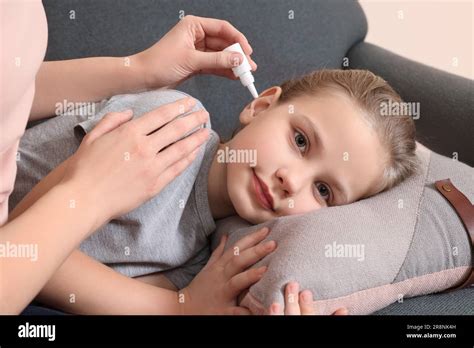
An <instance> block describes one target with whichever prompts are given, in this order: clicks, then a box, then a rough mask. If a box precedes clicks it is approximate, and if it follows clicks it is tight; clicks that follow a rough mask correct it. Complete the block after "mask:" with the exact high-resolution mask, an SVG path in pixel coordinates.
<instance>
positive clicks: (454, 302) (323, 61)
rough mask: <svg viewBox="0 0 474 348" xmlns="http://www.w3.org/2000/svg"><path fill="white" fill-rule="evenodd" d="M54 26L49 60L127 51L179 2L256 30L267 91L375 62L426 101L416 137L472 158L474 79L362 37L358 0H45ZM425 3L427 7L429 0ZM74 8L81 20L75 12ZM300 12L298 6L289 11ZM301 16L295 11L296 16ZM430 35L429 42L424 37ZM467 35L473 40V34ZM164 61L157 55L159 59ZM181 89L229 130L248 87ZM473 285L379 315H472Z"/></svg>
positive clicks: (404, 91) (250, 33)
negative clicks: (306, 76) (321, 72)
mask: <svg viewBox="0 0 474 348" xmlns="http://www.w3.org/2000/svg"><path fill="white" fill-rule="evenodd" d="M43 3H44V6H45V9H46V15H47V18H48V26H49V40H48V49H47V54H46V60H62V59H72V58H80V57H89V56H126V55H130V54H133V53H135V52H138V51H140V50H142V49H145V48H147V47H149V46H151V45H152V44H153V43H154V42H155V41H157V40H158V39H159V38H160V37H161V36H163V35H164V34H165V33H166V32H167V31H168V30H169V29H170V28H171V27H172V26H174V24H176V22H177V21H178V18H179V17H178V16H179V14H180V11H184V12H185V13H186V14H193V15H198V16H205V17H214V18H221V19H226V20H228V21H230V22H231V23H232V24H234V25H235V26H236V27H237V28H239V30H241V31H242V32H243V33H244V34H245V35H246V36H247V38H248V40H249V42H250V43H251V45H252V47H253V48H254V54H253V58H254V60H255V61H256V62H257V64H258V65H259V68H258V71H257V72H256V73H255V74H254V76H255V79H256V87H257V89H258V90H259V91H261V90H263V89H266V88H268V87H269V86H272V85H276V84H280V83H281V82H282V81H284V80H285V79H287V78H290V77H294V76H298V75H301V74H303V73H305V72H309V71H312V70H314V69H320V68H342V63H343V58H344V57H347V58H348V62H349V68H363V69H369V70H371V71H373V72H374V73H376V74H379V75H381V76H382V77H384V78H385V79H386V80H387V81H388V82H389V83H390V84H391V85H392V86H393V87H394V88H395V89H396V90H397V91H398V92H399V93H400V94H401V96H402V97H403V98H404V99H405V100H406V101H416V102H420V103H421V117H420V119H419V120H417V121H416V127H417V138H418V139H417V140H418V141H419V142H421V143H423V144H424V145H426V146H428V147H429V148H431V149H432V150H434V151H436V152H438V153H440V154H443V155H446V156H450V157H451V156H452V153H453V152H457V153H458V156H459V160H461V161H463V162H465V163H467V164H469V165H471V166H474V151H472V149H473V142H472V139H473V134H474V117H473V116H474V112H473V111H474V110H473V100H474V98H473V97H474V96H473V81H472V80H469V79H465V78H461V77H457V76H454V75H451V74H449V73H446V72H443V71H440V70H437V69H433V68H431V67H428V66H425V65H423V64H420V63H416V62H414V61H411V60H408V59H405V58H403V57H400V56H398V55H396V54H394V53H392V52H390V51H388V50H385V49H383V48H380V47H377V46H375V45H373V44H370V43H366V42H364V38H365V36H366V33H367V20H366V18H365V15H364V12H363V11H362V9H361V7H360V5H359V4H358V3H357V2H355V1H328V0H326V1H312V0H305V1H302V0H260V1H249V0H247V1H245V0H199V1H183V0H175V1H159V0H101V1H94V0H81V1H79V0H62V1H58V0H43ZM426 6H429V4H427V5H426ZM70 11H75V12H74V14H75V19H70V18H69V14H70ZM290 11H293V12H290ZM291 15H293V17H294V18H293V19H290V18H289V17H291ZM420 44H422V43H420ZM467 44H468V43H467ZM159 63H160V62H157V64H159ZM178 88H179V89H181V90H183V91H185V92H188V93H190V94H192V95H193V96H195V97H196V98H198V99H200V100H201V101H202V103H203V104H204V105H205V107H206V108H207V109H208V110H209V112H210V114H211V120H212V124H213V128H214V129H215V130H216V131H217V132H218V133H219V134H220V135H221V136H223V137H224V138H228V137H230V136H231V134H232V131H233V130H234V129H235V127H236V126H237V123H238V119H237V114H238V112H239V110H240V109H241V108H242V107H243V106H244V105H246V103H248V101H249V99H250V96H249V94H248V92H247V91H246V90H245V89H244V88H243V87H241V86H240V84H239V83H238V82H234V81H228V80H225V79H222V78H218V77H212V76H198V77H196V78H194V79H192V80H189V81H186V82H185V83H184V84H183V85H182V86H180V87H178ZM473 303H474V290H473V289H466V290H460V291H455V292H452V293H448V294H436V295H430V296H423V297H419V298H414V299H406V300H404V302H403V303H395V304H393V305H391V306H389V307H387V308H385V309H383V310H381V311H379V312H377V313H376V314H474V313H473V310H474V309H473V308H474V306H473Z"/></svg>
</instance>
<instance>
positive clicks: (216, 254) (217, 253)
mask: <svg viewBox="0 0 474 348" xmlns="http://www.w3.org/2000/svg"><path fill="white" fill-rule="evenodd" d="M227 239H228V237H227V235H226V234H225V235H223V236H222V237H221V241H220V243H219V246H218V247H217V248H216V250H214V252H213V253H212V254H211V257H210V258H209V261H208V262H207V264H206V266H207V265H212V264H213V263H214V262H216V261H217V260H219V258H220V257H221V256H222V254H223V253H224V248H225V243H226V242H227Z"/></svg>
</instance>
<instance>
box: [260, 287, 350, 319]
mask: <svg viewBox="0 0 474 348" xmlns="http://www.w3.org/2000/svg"><path fill="white" fill-rule="evenodd" d="M298 292H299V284H298V283H296V282H290V283H288V284H287V285H286V287H285V306H284V307H283V308H281V306H280V304H278V303H273V304H272V305H271V306H270V308H269V309H268V313H269V314H270V315H282V314H287V315H314V314H315V311H314V306H313V294H312V293H311V291H309V290H304V291H301V292H299V293H298ZM347 314H348V311H347V309H346V308H339V309H338V310H336V311H335V312H334V313H333V315H347Z"/></svg>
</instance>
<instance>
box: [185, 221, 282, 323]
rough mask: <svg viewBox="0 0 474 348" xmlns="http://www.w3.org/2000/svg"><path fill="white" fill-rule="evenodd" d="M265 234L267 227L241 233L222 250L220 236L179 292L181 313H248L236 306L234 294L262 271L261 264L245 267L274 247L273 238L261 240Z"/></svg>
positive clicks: (258, 277)
mask: <svg viewBox="0 0 474 348" xmlns="http://www.w3.org/2000/svg"><path fill="white" fill-rule="evenodd" d="M268 233H269V229H268V228H267V227H264V228H262V229H260V230H258V231H256V232H254V233H252V234H250V235H248V236H245V237H244V238H242V239H241V240H239V241H238V242H237V243H236V244H235V246H234V247H233V248H229V249H228V250H227V251H226V252H224V246H225V242H226V240H227V237H225V236H224V237H223V238H222V239H221V242H220V244H219V246H218V247H217V248H216V250H214V252H213V253H212V256H211V258H210V259H209V262H208V263H207V265H206V266H205V267H204V268H203V269H202V271H201V272H200V273H199V274H198V275H197V276H196V277H195V278H194V279H193V281H192V282H191V284H189V286H188V287H187V288H185V289H183V290H182V291H181V294H180V295H179V296H180V303H181V304H182V310H181V312H182V314H250V312H249V310H248V309H246V308H243V307H238V306H237V296H238V295H239V294H240V292H242V291H243V290H244V289H247V288H248V287H250V286H251V285H252V284H254V283H256V282H257V281H259V280H260V278H261V277H262V275H263V274H264V273H265V271H266V267H265V266H263V267H260V268H253V269H247V268H249V267H250V266H252V265H253V264H255V263H256V262H257V261H258V260H260V259H261V258H263V257H265V256H267V255H268V254H270V253H271V252H273V251H274V250H275V248H276V243H275V241H267V242H265V243H261V241H262V240H263V239H264V238H265V237H266V236H267V235H268Z"/></svg>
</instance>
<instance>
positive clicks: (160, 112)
mask: <svg viewBox="0 0 474 348" xmlns="http://www.w3.org/2000/svg"><path fill="white" fill-rule="evenodd" d="M195 104H196V99H194V98H191V97H186V98H182V99H179V100H177V101H175V102H172V103H168V104H165V105H163V106H160V107H159V108H156V109H154V110H152V111H150V112H148V113H146V114H145V115H143V116H142V117H140V118H137V119H135V120H133V122H134V123H135V124H136V126H137V128H138V131H139V132H140V133H141V134H144V135H148V134H150V133H152V132H153V131H155V130H157V129H158V128H160V127H162V126H163V125H165V124H167V123H168V122H170V121H171V120H173V119H175V118H176V117H177V116H179V115H181V114H184V113H186V112H188V111H190V110H191V109H192V108H193V107H194V105H195Z"/></svg>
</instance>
